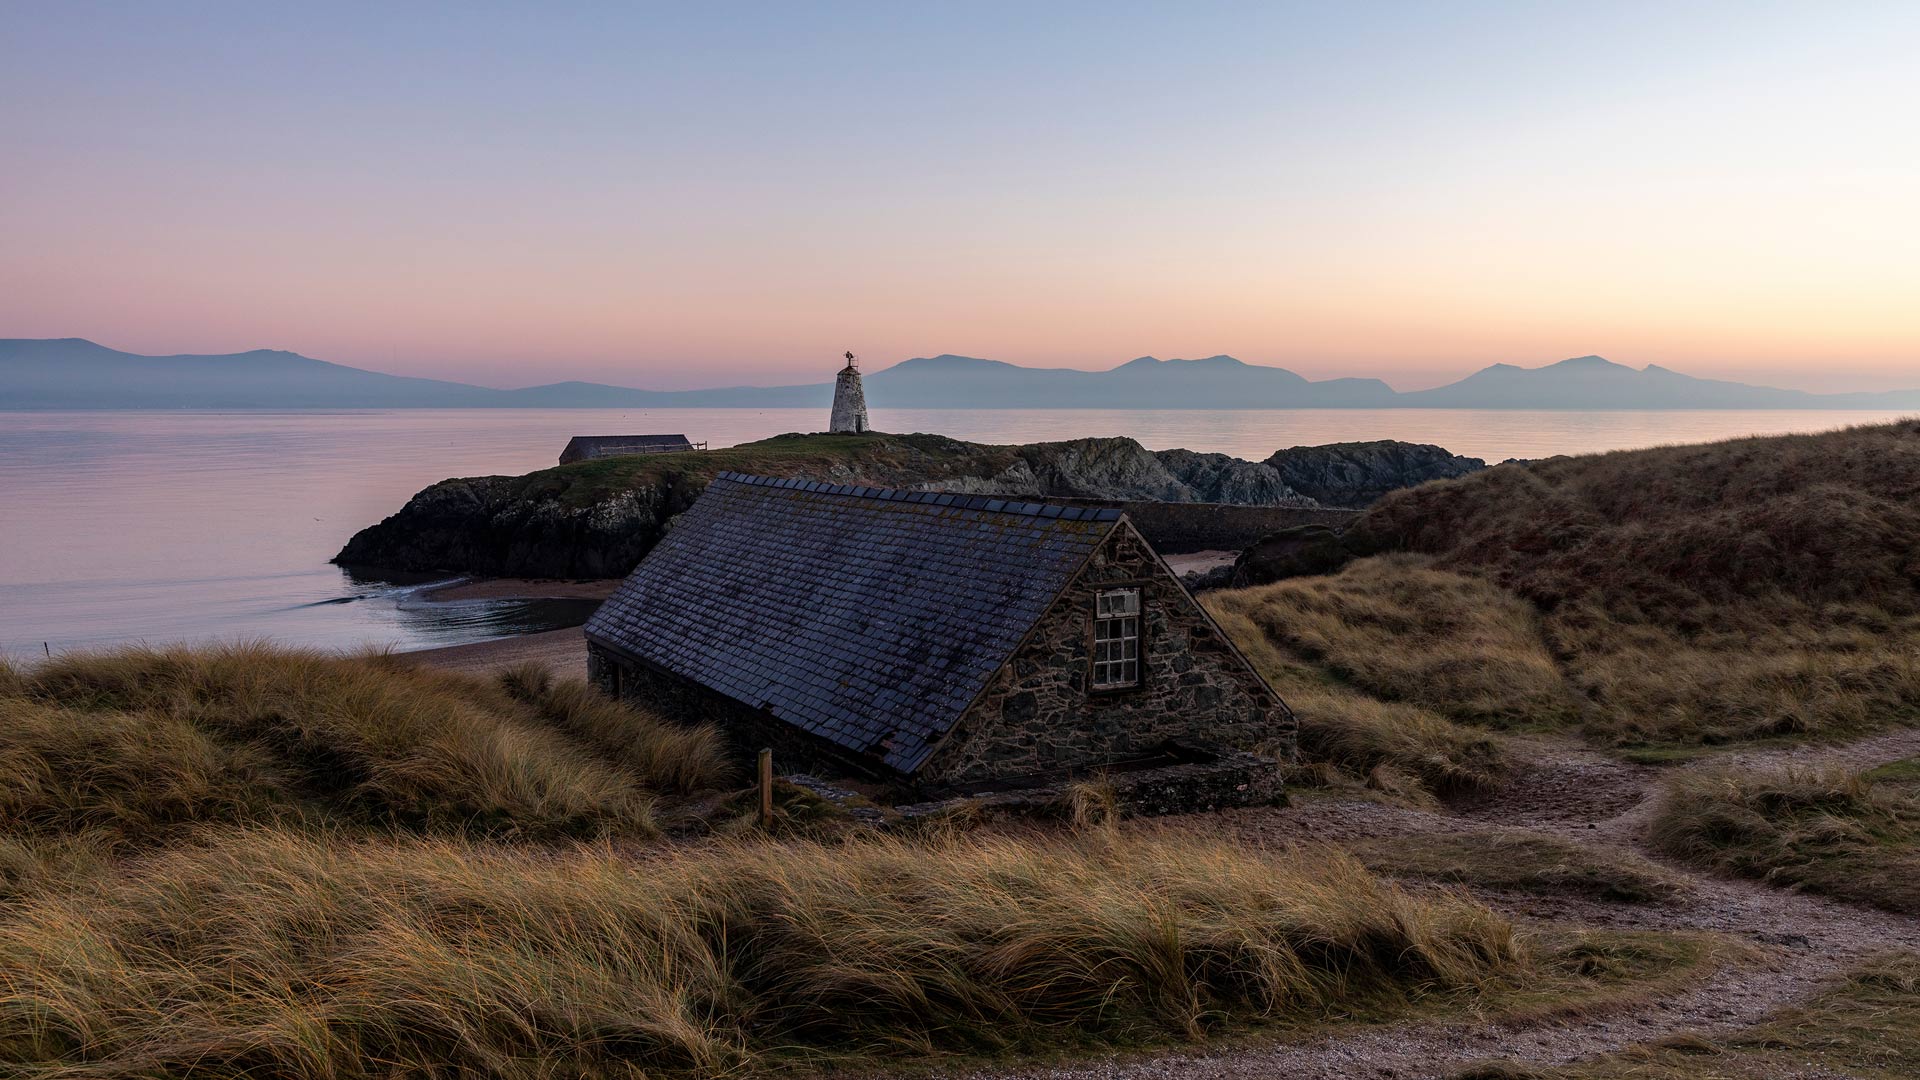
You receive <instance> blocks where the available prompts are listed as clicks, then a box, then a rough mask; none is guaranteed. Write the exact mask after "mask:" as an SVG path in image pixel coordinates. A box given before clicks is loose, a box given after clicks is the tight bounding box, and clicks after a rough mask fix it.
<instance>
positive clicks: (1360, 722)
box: [1202, 586, 1508, 801]
mask: <svg viewBox="0 0 1920 1080" xmlns="http://www.w3.org/2000/svg"><path fill="white" fill-rule="evenodd" d="M1266 588H1272V587H1271V586H1269V587H1263V588H1262V589H1245V590H1233V591H1222V592H1211V593H1208V594H1206V595H1205V596H1204V597H1202V603H1203V604H1205V606H1206V607H1207V610H1208V612H1209V613H1210V614H1211V615H1212V616H1213V618H1214V620H1215V621H1216V622H1217V623H1219V624H1220V628H1221V630H1222V631H1223V632H1224V633H1226V634H1227V635H1228V636H1229V637H1231V638H1232V639H1233V640H1234V643H1235V644H1236V645H1238V646H1239V648H1240V650H1241V652H1242V653H1243V654H1245V656H1246V657H1247V659H1248V661H1249V662H1250V663H1252V664H1253V666H1254V667H1255V668H1256V669H1257V670H1258V671H1259V672H1260V673H1261V675H1263V676H1264V677H1265V678H1266V679H1267V681H1268V682H1269V683H1271V684H1272V685H1273V687H1274V689H1275V690H1277V691H1279V693H1280V696H1281V697H1282V698H1284V699H1285V700H1286V702H1287V704H1288V706H1289V707H1290V708H1292V710H1293V712H1294V715H1295V717H1297V718H1298V720H1299V724H1300V729H1299V737H1298V740H1299V755H1298V756H1299V762H1300V764H1299V765H1298V766H1297V767H1296V768H1295V770H1294V776H1293V779H1294V780H1295V781H1296V782H1300V783H1308V784H1332V785H1335V786H1339V785H1343V784H1356V785H1361V786H1364V787H1367V788H1371V789H1373V790H1377V791H1381V792H1385V793H1388V794H1391V795H1394V796H1398V797H1401V798H1405V799H1411V800H1413V801H1431V800H1432V799H1433V798H1434V797H1436V796H1442V797H1444V796H1452V795H1461V794H1469V793H1474V792H1484V791H1489V790H1492V789H1494V788H1497V787H1499V786H1500V784H1501V783H1503V782H1504V781H1505V778H1506V775H1507V770H1508V766H1507V762H1506V757H1505V755H1504V753H1503V752H1502V750H1501V748H1500V746H1499V743H1498V741H1497V739H1495V738H1494V737H1492V736H1490V735H1488V734H1487V733H1485V732H1481V731H1475V730H1473V729H1471V728H1467V727H1464V726H1462V725H1460V724H1456V723H1454V722H1453V721H1451V720H1448V719H1447V718H1446V717H1444V716H1441V715H1439V714H1438V713H1435V712H1433V711H1431V710H1429V709H1425V708H1422V707H1420V706H1417V705H1409V704H1404V703H1398V702H1387V701H1382V700H1380V699H1379V698H1375V697H1372V696H1369V695H1368V694H1366V693H1364V692H1363V691H1360V690H1357V689H1355V688H1353V687H1351V686H1347V685H1344V684H1342V683H1340V682H1338V681H1336V680H1335V679H1333V678H1332V677H1330V676H1329V675H1328V674H1327V673H1326V672H1325V671H1324V670H1321V669H1319V668H1317V667H1315V666H1314V665H1313V664H1312V663H1311V662H1309V661H1307V660H1305V659H1303V658H1301V657H1300V656H1299V655H1298V654H1295V653H1294V652H1292V651H1291V650H1290V649H1288V648H1287V647H1286V645H1285V644H1284V643H1283V642H1281V641H1278V640H1276V639H1275V638H1274V637H1272V636H1270V635H1269V634H1268V633H1267V631H1266V630H1265V629H1264V625H1265V624H1264V623H1263V619H1270V618H1271V613H1270V612H1269V611H1268V609H1267V607H1266V604H1265V602H1264V598H1263V594H1264V592H1265V589H1266Z"/></svg>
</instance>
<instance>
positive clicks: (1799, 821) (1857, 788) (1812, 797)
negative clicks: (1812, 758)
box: [1653, 761, 1920, 915]
mask: <svg viewBox="0 0 1920 1080" xmlns="http://www.w3.org/2000/svg"><path fill="white" fill-rule="evenodd" d="M1917 765H1920V763H1916V762H1913V761H1908V762H1901V763H1899V764H1897V765H1895V766H1891V767H1887V768H1885V769H1882V770H1876V771H1875V772H1872V773H1849V772H1847V771H1845V770H1841V769H1824V770H1801V769H1783V770H1765V771H1761V770H1718V771H1707V772H1700V773H1693V774H1687V775H1682V776H1678V777H1674V778H1673V779H1671V780H1669V781H1668V782H1667V785H1666V787H1665V789H1664V791H1663V792H1662V793H1661V797H1660V802H1659V804H1658V806H1657V808H1656V812H1655V817H1654V821H1653V840H1654V843H1656V844H1658V845H1659V846H1660V847H1661V848H1663V849H1664V850H1666V851H1668V852H1669V853H1671V854H1674V855H1677V856H1679V857H1681V858H1684V859H1688V860H1691V861H1694V862H1697V863H1701V864H1703V865H1706V866H1711V867H1714V868H1716V869H1721V870H1729V871H1732V872H1734V873H1739V874H1745V875H1748V876H1751V877H1760V878H1765V879H1767V880H1769V881H1777V882H1780V883H1782V884H1788V885H1796V886H1799V887H1802V888H1805V889H1809V890H1812V891H1814V892H1821V893H1826V894H1828V895H1830V896H1838V897H1842V898H1844V899H1848V900H1856V901H1860V902H1862V903H1868V904H1875V905H1878V906H1880V907H1883V908H1886V909H1888V910H1890V911H1902V912H1906V913H1908V914H1916V915H1920V767H1916V766H1917Z"/></svg>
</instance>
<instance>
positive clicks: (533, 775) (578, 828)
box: [0, 646, 725, 875]
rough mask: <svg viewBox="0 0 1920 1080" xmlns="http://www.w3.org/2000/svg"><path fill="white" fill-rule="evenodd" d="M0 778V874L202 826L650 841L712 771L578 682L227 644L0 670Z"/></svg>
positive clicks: (661, 725) (709, 756) (718, 764)
mask: <svg viewBox="0 0 1920 1080" xmlns="http://www.w3.org/2000/svg"><path fill="white" fill-rule="evenodd" d="M615 747H617V748H618V749H617V750H615V749H614V748H615ZM0 775H5V776H6V777H8V780H9V782H8V783H7V784H6V785H5V786H4V787H0V837H4V843H5V844H6V845H7V847H6V848H5V849H0V850H6V851H9V852H10V853H11V858H5V859H0V873H5V872H6V871H5V867H6V866H7V865H12V866H13V867H14V869H13V871H12V872H13V873H14V874H16V875H17V874H22V873H26V872H27V870H26V868H27V867H29V866H30V864H31V861H32V860H31V859H30V858H29V857H28V854H29V853H30V852H31V851H33V850H39V851H44V852H58V851H60V850H66V849H69V848H70V847H71V844H70V840H71V838H73V837H77V836H82V835H85V836H88V837H91V838H92V840H91V841H90V843H92V844H93V846H98V845H99V843H102V842H105V843H108V844H109V845H111V846H115V847H130V846H138V845H142V844H145V843H149V842H153V841H157V840H161V839H164V838H166V837H167V836H169V835H170V834H171V833H173V832H175V831H177V830H179V829H181V828H183V827H187V826H191V825H198V824H205V823H227V824H268V823H283V824H301V825H311V826H315V827H325V828H332V829H342V828H345V829H371V828H381V829H394V828H397V829H403V830H417V831H428V832H448V833H463V834H469V835H494V836H506V837H523V838H543V837H545V838H550V837H560V836H597V835H631V836H650V835H653V833H654V832H655V831H656V830H655V817H654V809H655V806H656V804H657V803H658V801H659V799H660V798H661V797H662V796H671V795H680V794H684V793H686V792H688V791H691V790H694V789H696V788H703V787H712V786H714V785H715V784H716V783H717V782H718V781H720V780H721V779H722V778H723V776H724V775H725V769H724V767H723V763H722V759H721V757H720V752H719V743H718V741H717V739H716V737H715V734H714V733H713V732H711V731H709V730H704V729H696V730H686V729H681V728H677V727H674V726H671V725H669V724H667V723H665V722H663V721H660V720H657V719H655V718H653V717H651V716H649V715H647V714H646V713H643V712H640V711H636V710H633V709H630V708H625V707H623V706H619V705H615V704H612V703H610V702H605V701H601V700H599V699H595V698H591V697H589V696H587V695H584V694H580V693H572V692H569V691H565V690H557V689H554V688H552V687H544V688H540V689H538V691H537V692H535V691H525V692H522V693H520V694H518V695H516V694H515V693H510V692H508V691H507V690H506V689H503V688H502V687H500V686H498V685H496V684H495V683H493V682H489V681H486V680H480V679H474V678H469V677H463V676H456V675H449V674H443V673H437V672H432V671H426V670H422V669H418V668H412V667H407V666H403V665H399V664H391V663H386V662H384V661H382V660H380V659H379V658H368V659H347V658H339V657H332V656H326V655H322V654H318V653H306V652H297V651H286V650H277V649H270V648H266V647H263V646H237V647H229V648H217V649H208V650H198V651H191V650H181V649H170V650H149V649H128V650H123V651H119V652H113V653H99V654H91V655H75V656H68V657H62V658H59V659H55V660H52V661H49V662H46V663H44V664H40V665H38V666H35V667H33V668H31V669H28V670H20V669H14V668H0Z"/></svg>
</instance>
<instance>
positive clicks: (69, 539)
mask: <svg viewBox="0 0 1920 1080" xmlns="http://www.w3.org/2000/svg"><path fill="white" fill-rule="evenodd" d="M824 419H825V417H824V415H823V414H822V413H821V412H820V411H819V410H814V409H767V410H755V409H666V410H657V411H652V412H630V411H620V410H580V409H565V410H504V409H500V410H471V411H468V410H434V409H421V410H392V411H374V412H291V413H275V412H238V413H196V412H167V413H136V412H89V413H0V651H5V652H11V653H15V654H24V653H28V652H32V653H38V652H39V651H40V650H41V644H42V642H46V643H48V647H49V648H51V649H54V650H58V649H63V648H75V647H85V646H92V645H102V644H108V643H114V642H126V641H146V642H149V643H154V644H158V643H162V642H171V641H204V640H209V639H217V640H235V639H241V638H256V637H270V638H273V639H274V640H276V641H280V642H284V643H287V644H297V645H315V646H324V647H330V648H355V647H363V646H375V647H397V648H402V649H411V648H427V647H432V646H436V645H451V644H460V643H463V642H469V641H478V640H484V639H487V638H492V637H498V636H502V635H505V634H510V633H517V632H523V631H526V630H532V629H545V628H550V627H554V626H560V625H570V624H572V623H576V622H578V621H580V620H581V619H583V618H584V617H585V614H586V608H587V605H584V604H582V603H580V602H552V603H526V602H503V601H470V602H460V603H437V602H429V601H427V600H426V599H425V598H424V597H423V596H422V595H421V592H420V589H421V586H422V585H423V584H425V583H426V582H428V581H432V580H436V579H431V578H429V579H424V580H423V579H414V580H408V581H400V582H388V581H368V580H356V579H354V578H352V577H350V576H349V575H347V574H346V573H344V572H342V571H341V570H340V569H338V568H337V567H333V566H330V565H328V563H327V560H328V559H329V558H330V557H332V556H333V554H334V553H335V552H337V551H338V550H339V549H340V546H341V545H342V544H344V543H346V541H347V538H348V537H350V536H352V535H353V533H354V532H356V531H357V530H359V529H361V528H363V527H365V526H367V525H370V524H372V523H374V522H376V521H378V520H380V519H381V518H383V517H385V516H386V515H388V514H391V513H393V512H394V511H396V510H398V509H399V508H400V507H401V505H402V504H404V503H405V502H406V500H407V499H408V497H410V496H411V495H412V494H413V493H414V492H415V491H418V490H419V489H420V488H423V487H425V486H427V485H428V484H431V483H433V482H435V481H437V480H441V479H445V478H447V477H450V476H479V475H488V474H500V473H505V474H515V473H523V472H528V471H531V470H534V469H540V468H545V467H547V466H550V465H552V464H554V459H555V457H556V456H557V455H558V453H559V451H560V448H561V447H562V446H563V445H565V443H566V441H567V439H568V437H569V436H571V435H574V434H621V433H630V432H684V433H685V434H686V435H688V436H689V437H690V438H693V439H695V440H704V441H706V442H707V443H709V444H710V445H712V446H715V447H719V446H724V445H730V444H733V443H737V442H745V441H749V440H752V439H759V438H764V437H766V436H769V435H775V434H779V433H781V432H787V431H811V430H815V429H817V428H819V427H820V426H822V424H821V422H822V421H823V420H824ZM1885 419H1891V417H1890V416H1885V415H1880V414H1874V413H1863V412H1857V411H1846V412H1815V411H1808V410H1793V411H1780V412H1772V411H1767V412H1761V411H1701V412H1677V411H1665V412H1591V413H1588V412H1523V411H1464V410H1445V409H1395V410H1381V411H1375V410H1359V409H1317V410H1315V409H1307V410H1243V411H1177V410H1176V411H1165V412H1143V411H1118V412H1108V411H1098V410H1063V411H1041V410H959V409H955V410H887V409H881V410H876V411H875V412H874V415H873V420H874V423H875V426H876V427H878V428H880V429H881V430H890V431H936V432H940V433H942V434H947V435H952V436H955V437H957V438H963V439H970V440H977V441H983V442H1033V441H1042V440H1050V439H1066V438H1075V437H1080V436H1094V435H1117V434H1126V435H1131V436H1133V437H1134V438H1136V439H1138V440H1140V442H1141V443H1143V444H1144V445H1146V446H1147V447H1148V448H1150V449H1156V450H1157V449H1165V448H1168V447H1175V446H1183V447H1187V448H1189V449H1193V450H1201V451H1215V452H1221V453H1228V454H1233V455H1235V456H1238V457H1243V458H1248V459H1252V460H1258V459H1260V458H1264V457H1266V456H1267V455H1268V454H1271V453H1272V452H1273V451H1274V450H1277V449H1280V448H1283V447H1287V446H1294V445H1302V444H1318V443H1326V442H1339V441H1346V440H1355V439H1380V438H1393V439H1404V440H1408V441H1414V442H1431V443H1437V444H1439V445H1441V446H1445V447H1447V448H1448V449H1450V450H1453V451H1454V452H1456V453H1463V454H1469V455H1472V456H1475V457H1481V458H1485V459H1487V460H1488V461H1490V462H1492V461H1500V460H1503V459H1505V458H1508V457H1528V458H1531V457H1543V456H1547V455H1551V454H1562V453H1584V452H1592V451H1601V450H1614V449H1623V448H1630V447H1638V446H1648V445H1653V444H1656V443H1666V442H1697V441H1703V440H1708V439H1716V438H1725V437H1731V436H1737V435H1745V434H1754V433H1776V432H1785V431H1813V430H1820V429H1825V428H1832V427H1839V426H1843V425H1848V424H1864V423H1875V422H1879V421H1881V420H1885ZM437 580H444V578H442V579H437Z"/></svg>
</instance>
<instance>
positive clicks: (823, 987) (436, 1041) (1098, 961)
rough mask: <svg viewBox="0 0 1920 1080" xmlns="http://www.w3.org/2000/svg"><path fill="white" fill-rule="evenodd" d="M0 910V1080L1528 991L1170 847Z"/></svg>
mask: <svg viewBox="0 0 1920 1080" xmlns="http://www.w3.org/2000/svg"><path fill="white" fill-rule="evenodd" d="M204 839H205V843H204V844H203V845H202V846H195V847H187V848H181V849H177V850H174V851H172V852H169V853H166V854H162V855H158V856H155V857H153V858H151V859H150V860H147V861H145V862H143V863H141V864H138V865H135V866H132V867H129V868H123V869H120V870H116V871H113V872H110V873H103V874H100V875H97V876H95V877H93V878H92V879H90V880H89V881H87V882H85V883H82V884H79V885H77V886H74V887H66V888H49V889H46V890H41V891H36V892H34V893H32V894H31V895H29V896H28V897H27V898H26V899H24V900H23V901H21V902H20V903H18V904H16V905H15V906H14V907H13V908H11V909H10V910H6V911H4V912H0V1071H7V1072H8V1073H9V1074H10V1075H21V1076H53V1075H65V1074H69V1073H81V1072H84V1073H86V1074H89V1075H99V1074H108V1073H111V1074H116V1075H126V1074H149V1075H153V1074H172V1073H182V1072H193V1073H194V1074H196V1075H239V1074H242V1073H246V1074H249V1075H275V1076H311V1077H332V1078H350V1077H361V1076H390V1075H401V1074H405V1075H433V1076H454V1075H495V1076H527V1077H535V1076H560V1075H565V1076H614V1075H620V1076H638V1075H661V1074H668V1075H699V1076H717V1075H722V1074H727V1073H732V1072H737V1071H740V1070H742V1069H745V1068H760V1067H765V1068H772V1067H777V1066H778V1064H779V1063H780V1062H782V1061H791V1060H792V1059H793V1058H794V1057H795V1056H796V1055H806V1054H815V1053H827V1054H860V1055H875V1054H880V1055H889V1054H901V1053H908V1054H924V1053H927V1052H937V1051H963V1052H980V1051H1000V1050H1005V1049H1011V1048H1019V1047H1029V1046H1042V1045H1050V1044H1084V1043H1086V1042H1090V1041H1094V1042H1107V1043H1125V1042H1133V1041H1138V1040H1160V1039H1166V1038H1191V1037H1195V1036H1198V1035H1200V1034H1202V1033H1204V1032H1206V1031H1208V1030H1209V1029H1212V1028H1214V1027H1216V1026H1218V1025H1220V1024H1222V1023H1224V1022H1227V1021H1229V1020H1233V1019H1242V1020H1249V1019H1259V1018H1266V1019H1286V1018H1316V1017H1324V1016H1327V1015H1329V1014H1337V1013H1342V1012H1345V1011H1346V1010H1349V1009H1352V1008H1354V1007H1357V1006H1362V1005H1369V1006H1372V1007H1383V1008H1390V1007H1394V1003H1399V1005H1401V1006H1404V1005H1405V1004H1406V1003H1407V1002H1410V1001H1413V1000H1418V999H1422V998H1426V997H1431V996H1433V995H1443V994H1447V993H1449V992H1454V991H1463V990H1469V989H1473V988H1478V987H1481V986H1483V985H1487V984H1490V983H1493V982H1496V981H1500V980H1503V979H1507V978H1509V977H1514V976H1520V975H1523V974H1524V973H1526V972H1527V971H1528V970H1529V967H1530V962H1529V960H1528V958H1527V956H1526V953H1525V950H1524V949H1523V947H1522V946H1521V945H1519V944H1518V943H1517V942H1516V940H1515V938H1514V935H1513V931H1512V928H1511V927H1510V926H1509V925H1508V924H1507V923H1506V921H1505V920H1503V919H1502V918H1500V917H1499V916H1497V915H1495V914H1493V913H1492V912H1490V911H1488V910H1487V909H1485V908H1483V907H1480V906H1479V905H1477V904H1474V903H1471V902H1468V901H1465V900H1463V899H1460V898H1457V897H1454V896H1451V895H1446V894H1432V895H1421V896H1414V895H1410V894H1408V893H1404V892H1402V891H1400V890H1399V889H1397V888H1395V887H1393V886H1391V885H1387V884H1384V883H1382V882H1381V881H1380V880H1378V879H1376V878H1374V877H1372V876H1371V875H1369V874H1368V873H1367V872H1366V871H1364V870H1363V869H1361V868H1360V867H1359V865H1358V864H1357V863H1355V862H1353V861H1352V860H1351V859H1348V858H1345V857H1342V856H1337V855H1334V854H1330V853H1324V852H1314V853H1304V854H1296V855H1288V856H1277V857H1270V856H1256V855H1254V854H1251V853H1249V852H1247V851H1245V850H1243V849H1239V848H1234V847H1230V846H1225V845H1221V844H1218V843H1207V842H1203V841H1198V840H1195V839H1193V838H1187V839H1185V840H1183V841H1182V842H1178V843H1172V842H1163V841H1155V840H1151V839H1143V838H1122V837H1117V836H1113V835H1110V834H1107V833H1105V831H1104V830H1102V831H1099V832H1097V833H1096V834H1093V835H1089V836H1084V837H1080V838H1077V839H1073V840H1058V841H1032V840H1026V841H1022V840H1015V839H1011V838H998V839H982V838H966V839H955V838H947V839H942V840H938V841H935V842H931V843H912V842H907V841H901V840H878V839H877V840H871V841H863V842H858V843H853V844H847V845H835V846H828V845H821V844H807V843H794V844H769V843H751V844H725V845H716V846H706V847H702V848H699V849H694V850H684V849H683V850H679V851H673V852H667V853H662V854H661V855H659V856H658V857H656V858H650V859H647V860H645V861H641V862H634V861H632V860H630V859H628V858H623V857H620V856H617V855H615V854H613V853H612V852H611V851H610V850H609V849H608V848H606V847H603V846H596V845H582V846H569V847H565V848H561V849H558V850H553V851H545V852H531V851H525V850H517V849H512V848H508V847H505V846H502V845H497V844H476V843H473V842H468V841H456V840H444V839H443V840H415V841H400V842H396V841H362V842H354V843H348V842H343V841H340V840H329V839H326V838H321V837H316V836H313V835H311V834H309V833H304V832H300V833H291V832H281V831H273V830H255V831H250V832H244V833H237V834H236V833H231V832H229V833H225V834H223V835H219V836H215V835H212V834H209V835H207V836H206V837H205V838H204Z"/></svg>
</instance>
